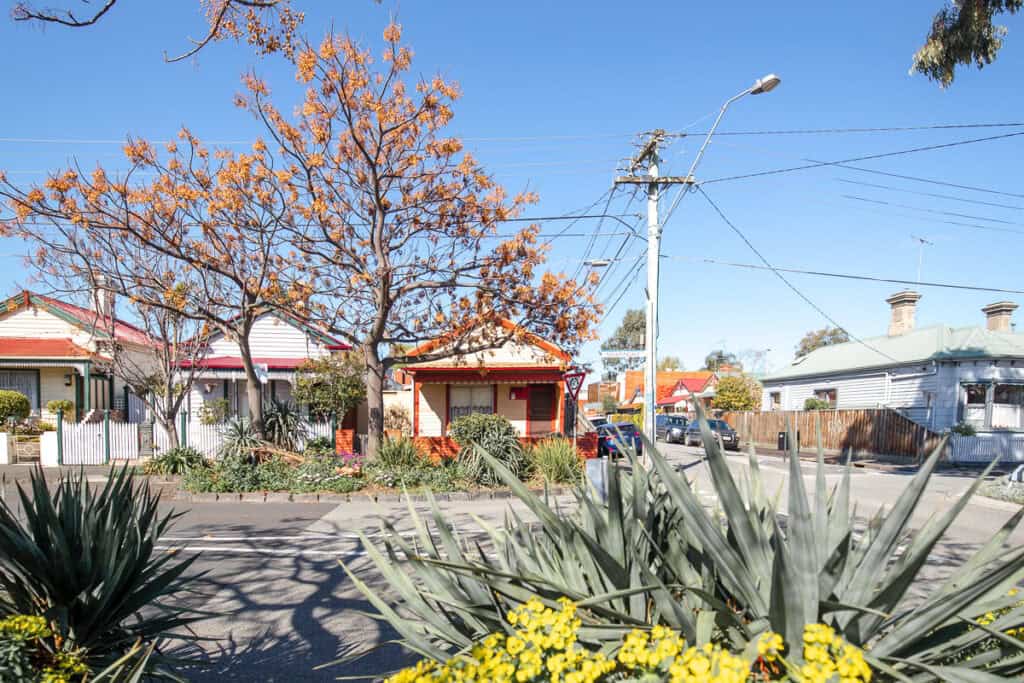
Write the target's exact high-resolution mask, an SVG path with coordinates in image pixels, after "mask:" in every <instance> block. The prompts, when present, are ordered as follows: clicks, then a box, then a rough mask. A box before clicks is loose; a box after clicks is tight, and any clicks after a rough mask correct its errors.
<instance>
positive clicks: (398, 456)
mask: <svg viewBox="0 0 1024 683" xmlns="http://www.w3.org/2000/svg"><path fill="white" fill-rule="evenodd" d="M377 464H378V465H379V466H380V467H382V468H383V469H387V470H391V471H395V472H401V471H404V470H415V469H419V468H422V467H423V466H424V464H427V465H429V462H427V461H426V458H424V457H423V453H421V452H420V449H419V448H418V447H417V446H416V444H415V443H414V442H413V440H412V439H409V438H406V437H403V438H401V439H388V438H386V439H384V442H383V443H381V445H380V450H379V451H378V452H377Z"/></svg>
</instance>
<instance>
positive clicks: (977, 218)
mask: <svg viewBox="0 0 1024 683" xmlns="http://www.w3.org/2000/svg"><path fill="white" fill-rule="evenodd" d="M840 196H841V197H843V198H844V199H855V200H857V201H859V202H870V203H872V204H885V205H886V206H895V207H897V208H899V209H910V210H912V211H923V212H925V213H934V214H938V215H941V216H952V217H954V218H968V219H970V220H974V221H988V222H990V223H1002V224H1003V225H1024V223H1019V222H1017V221H1007V220H1003V219H1001V218H986V217H985V216H974V215H972V214H968V213H957V212H955V211H943V210H941V209H929V208H927V207H923V206H913V205H911V204H900V203H899V202H889V201H885V200H884V199H871V198H870V197H860V196H858V195H855V194H844V195H840ZM993 229H995V228H993ZM1002 230H1004V231H1005V232H1018V233H1024V230H1011V229H1009V228H1002Z"/></svg>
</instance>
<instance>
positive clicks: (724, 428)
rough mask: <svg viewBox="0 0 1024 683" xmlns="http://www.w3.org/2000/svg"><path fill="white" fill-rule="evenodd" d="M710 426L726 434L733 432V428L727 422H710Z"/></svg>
mask: <svg viewBox="0 0 1024 683" xmlns="http://www.w3.org/2000/svg"><path fill="white" fill-rule="evenodd" d="M708 425H710V427H711V428H712V429H714V430H721V431H725V432H731V431H732V427H730V426H729V423H728V422H726V421H725V420H708Z"/></svg>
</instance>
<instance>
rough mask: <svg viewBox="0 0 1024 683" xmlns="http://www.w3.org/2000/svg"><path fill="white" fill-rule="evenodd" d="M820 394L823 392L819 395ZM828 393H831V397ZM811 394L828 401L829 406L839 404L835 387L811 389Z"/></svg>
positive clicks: (833, 406) (837, 391)
mask: <svg viewBox="0 0 1024 683" xmlns="http://www.w3.org/2000/svg"><path fill="white" fill-rule="evenodd" d="M821 394H825V395H824V396H821ZM828 394H832V398H831V399H830V398H828ZM811 395H812V396H813V397H814V398H816V399H819V400H824V401H825V402H827V403H828V407H829V408H835V407H836V406H838V405H839V389H838V388H837V387H825V388H824V389H812V390H811Z"/></svg>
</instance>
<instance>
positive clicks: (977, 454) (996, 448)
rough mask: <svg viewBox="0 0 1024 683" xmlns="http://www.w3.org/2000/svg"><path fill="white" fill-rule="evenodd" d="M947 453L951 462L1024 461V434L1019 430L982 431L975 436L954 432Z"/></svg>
mask: <svg viewBox="0 0 1024 683" xmlns="http://www.w3.org/2000/svg"><path fill="white" fill-rule="evenodd" d="M947 449H948V450H947V453H948V455H949V460H950V462H955V463H988V462H992V461H993V460H999V461H1002V462H1005V463H1021V462H1024V434H1020V433H1017V432H982V433H980V434H977V435H975V436H962V435H960V434H954V435H952V436H951V437H950V438H949V444H948V446H947Z"/></svg>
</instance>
